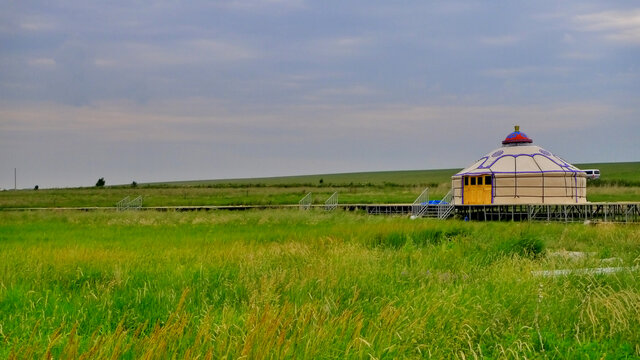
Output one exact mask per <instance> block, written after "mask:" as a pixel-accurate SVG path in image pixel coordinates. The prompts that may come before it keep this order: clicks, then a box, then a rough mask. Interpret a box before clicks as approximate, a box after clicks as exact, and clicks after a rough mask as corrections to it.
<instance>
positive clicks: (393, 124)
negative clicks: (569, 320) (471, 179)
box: [0, 0, 640, 187]
mask: <svg viewBox="0 0 640 360" xmlns="http://www.w3.org/2000/svg"><path fill="white" fill-rule="evenodd" d="M4 10H5V11H3V13H2V14H0V42H1V43H2V44H3V51H2V52H0V98H1V99H3V100H2V101H1V102H0V187H9V186H10V185H11V183H12V178H11V177H10V176H9V175H7V174H10V173H11V172H12V171H11V169H12V168H13V167H18V168H20V169H21V172H22V179H23V181H24V182H25V186H28V187H30V186H32V185H33V184H32V183H34V184H35V183H38V184H40V185H41V186H63V185H91V184H93V183H95V180H96V179H97V177H101V176H104V177H106V178H107V179H108V180H109V182H110V183H114V182H121V183H127V182H130V181H132V180H134V179H135V180H137V181H160V180H172V179H190V178H219V177H239V176H270V175H286V174H303V173H319V172H344V171H363V170H392V169H402V168H433V167H456V166H459V167H462V166H465V165H466V164H467V163H468V162H469V161H472V160H474V159H471V158H474V157H475V156H476V155H475V154H483V153H485V152H487V151H488V150H490V149H491V148H493V147H494V146H497V144H498V143H499V140H501V138H502V137H503V136H504V135H506V133H507V132H509V131H510V130H511V127H512V126H513V125H515V124H517V123H519V124H520V125H522V126H523V129H524V130H525V131H527V132H528V133H529V135H531V136H532V137H534V140H537V139H540V142H541V144H542V145H545V146H547V147H549V148H550V149H552V150H553V151H555V152H558V153H561V154H562V155H563V156H564V157H566V158H567V159H568V160H570V161H574V162H581V161H621V160H634V159H637V157H638V153H637V152H638V147H637V145H635V144H634V143H632V142H631V141H630V140H628V139H629V138H630V137H629V136H628V135H629V134H638V133H640V131H639V130H640V129H639V128H638V125H637V118H638V115H639V114H638V109H637V105H636V104H637V103H638V102H639V101H640V99H638V96H639V95H638V94H640V81H638V78H639V76H640V69H639V67H638V65H637V59H638V58H639V57H640V48H638V47H637V46H635V45H636V44H637V43H636V40H637V36H636V35H637V34H636V33H637V27H638V26H636V25H638V24H637V19H636V18H637V12H638V10H637V7H634V5H633V3H631V4H628V3H627V2H626V1H616V2H613V3H606V4H604V3H602V2H598V1H587V2H585V1H568V2H556V1H550V0H549V1H546V0H545V1H541V2H533V3H514V2H508V3H505V2H499V3H486V2H477V1H453V2H451V1H435V2H422V1H409V2H404V3H402V4H397V3H393V4H392V3H390V2H388V1H382V0H374V1H356V2H343V1H334V0H327V1H323V2H310V1H303V0H244V1H241V0H234V1H214V2H204V1H198V0H196V1H191V2H188V3H176V2H170V1H152V2H146V3H131V2H124V1H114V2H109V3H92V2H81V1H52V2H40V3H37V2H36V3H30V2H12V3H10V4H8V5H7V7H6V8H5V9H4ZM433 148H438V149H446V151H437V152H433V151H431V149H433ZM7 169H9V170H7ZM3 176H4V177H3Z"/></svg>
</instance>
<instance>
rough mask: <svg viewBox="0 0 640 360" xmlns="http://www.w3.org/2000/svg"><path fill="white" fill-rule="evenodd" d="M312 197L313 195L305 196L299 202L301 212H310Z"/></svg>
mask: <svg viewBox="0 0 640 360" xmlns="http://www.w3.org/2000/svg"><path fill="white" fill-rule="evenodd" d="M311 202H312V197H311V193H308V194H307V195H305V196H304V197H303V198H302V199H300V201H298V205H300V210H309V209H311Z"/></svg>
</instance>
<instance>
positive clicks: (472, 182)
mask: <svg viewBox="0 0 640 360" xmlns="http://www.w3.org/2000/svg"><path fill="white" fill-rule="evenodd" d="M475 184H476V178H475V177H472V178H471V185H475Z"/></svg>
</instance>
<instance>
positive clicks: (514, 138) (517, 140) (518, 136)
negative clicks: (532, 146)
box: [502, 125, 533, 145]
mask: <svg viewBox="0 0 640 360" xmlns="http://www.w3.org/2000/svg"><path fill="white" fill-rule="evenodd" d="M532 142H533V140H531V139H529V137H528V136H527V134H525V133H523V132H520V126H518V125H516V126H515V131H514V132H512V133H511V134H509V135H507V137H506V138H505V139H504V141H503V142H502V145H510V144H527V143H532Z"/></svg>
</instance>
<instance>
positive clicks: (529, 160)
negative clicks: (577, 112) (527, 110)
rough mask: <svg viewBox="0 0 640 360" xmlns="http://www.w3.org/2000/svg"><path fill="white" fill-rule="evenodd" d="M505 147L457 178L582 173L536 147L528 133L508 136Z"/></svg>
mask: <svg viewBox="0 0 640 360" xmlns="http://www.w3.org/2000/svg"><path fill="white" fill-rule="evenodd" d="M502 143H503V146H502V147H500V148H497V149H495V150H493V151H491V152H489V153H488V154H486V155H485V156H483V157H481V158H480V159H479V160H478V161H476V162H475V163H474V164H473V165H471V166H469V167H467V168H465V169H463V170H462V171H460V172H458V173H457V174H455V175H454V176H463V175H472V176H473V175H484V174H505V175H506V174H514V173H518V174H540V173H581V174H584V173H583V172H582V171H581V170H580V169H578V168H577V167H575V166H573V165H571V164H569V163H568V162H566V161H565V160H564V159H562V158H561V157H559V156H557V155H555V154H552V153H551V152H549V151H547V150H545V149H543V148H541V147H539V146H537V145H533V144H532V143H533V140H531V139H530V138H529V137H528V136H527V135H526V134H524V133H522V132H520V131H519V127H517V126H516V131H514V132H513V133H511V134H509V135H507V138H506V139H505V141H503V142H502Z"/></svg>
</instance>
